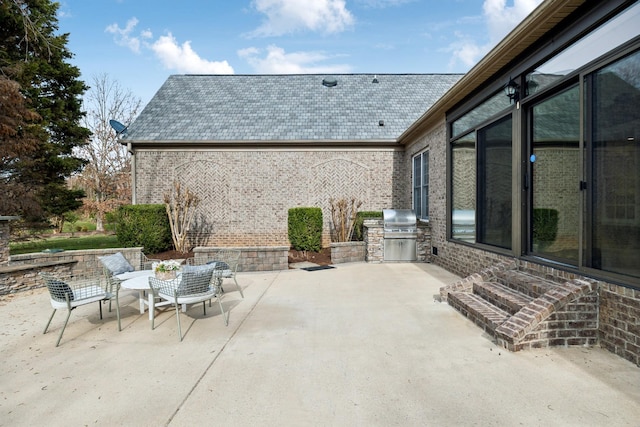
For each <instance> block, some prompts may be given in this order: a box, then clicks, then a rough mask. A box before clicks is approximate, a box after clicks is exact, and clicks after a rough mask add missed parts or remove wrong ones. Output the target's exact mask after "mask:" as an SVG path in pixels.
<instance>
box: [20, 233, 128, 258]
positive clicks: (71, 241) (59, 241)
mask: <svg viewBox="0 0 640 427" xmlns="http://www.w3.org/2000/svg"><path fill="white" fill-rule="evenodd" d="M120 246H121V245H120V244H118V239H117V237H116V236H115V235H114V234H108V235H107V234H104V235H103V234H99V235H93V236H78V237H70V236H63V237H60V236H56V237H48V238H46V239H34V240H30V241H28V242H14V243H9V253H10V254H11V255H19V254H26V253H30V252H42V251H43V250H45V249H64V250H66V251H70V250H79V249H106V248H119V247H120Z"/></svg>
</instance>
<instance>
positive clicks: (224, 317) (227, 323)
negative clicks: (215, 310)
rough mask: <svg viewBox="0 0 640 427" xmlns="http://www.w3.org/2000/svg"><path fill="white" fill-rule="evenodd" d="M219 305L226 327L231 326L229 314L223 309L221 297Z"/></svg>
mask: <svg viewBox="0 0 640 427" xmlns="http://www.w3.org/2000/svg"><path fill="white" fill-rule="evenodd" d="M217 299H218V305H219V306H220V312H221V313H222V318H223V319H224V324H225V326H229V314H226V315H225V314H224V308H222V301H221V300H220V295H218V298H217Z"/></svg>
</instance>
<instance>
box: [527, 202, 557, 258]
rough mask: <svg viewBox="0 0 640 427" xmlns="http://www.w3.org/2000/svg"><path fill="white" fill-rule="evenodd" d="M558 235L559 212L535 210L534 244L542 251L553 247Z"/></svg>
mask: <svg viewBox="0 0 640 427" xmlns="http://www.w3.org/2000/svg"><path fill="white" fill-rule="evenodd" d="M557 234H558V211H557V210H556V209H545V208H539V209H534V210H533V243H537V244H539V245H541V249H544V248H546V247H547V246H549V245H551V244H552V243H553V242H554V241H555V240H556V235H557Z"/></svg>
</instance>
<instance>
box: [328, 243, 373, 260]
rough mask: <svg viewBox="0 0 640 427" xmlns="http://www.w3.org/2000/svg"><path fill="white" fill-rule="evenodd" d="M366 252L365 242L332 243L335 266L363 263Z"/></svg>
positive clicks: (332, 257) (332, 256) (332, 258)
mask: <svg viewBox="0 0 640 427" xmlns="http://www.w3.org/2000/svg"><path fill="white" fill-rule="evenodd" d="M366 252H367V246H366V243H365V242H336V243H331V262H332V263H333V264H342V263H345V262H361V261H364V260H365V255H366Z"/></svg>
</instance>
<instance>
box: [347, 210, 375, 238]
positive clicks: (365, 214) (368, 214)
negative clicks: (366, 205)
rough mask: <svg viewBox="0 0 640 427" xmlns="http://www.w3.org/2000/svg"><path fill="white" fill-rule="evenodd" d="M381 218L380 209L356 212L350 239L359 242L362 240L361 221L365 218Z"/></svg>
mask: <svg viewBox="0 0 640 427" xmlns="http://www.w3.org/2000/svg"><path fill="white" fill-rule="evenodd" d="M378 218H382V211H362V212H358V213H357V214H356V221H355V224H354V226H353V238H352V239H351V240H353V241H357V242H361V241H362V240H364V230H363V227H362V225H363V223H364V220H365V219H378Z"/></svg>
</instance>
